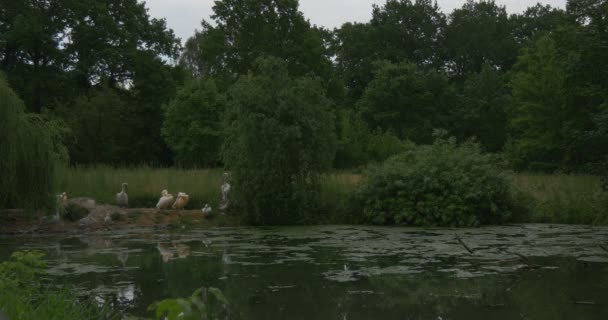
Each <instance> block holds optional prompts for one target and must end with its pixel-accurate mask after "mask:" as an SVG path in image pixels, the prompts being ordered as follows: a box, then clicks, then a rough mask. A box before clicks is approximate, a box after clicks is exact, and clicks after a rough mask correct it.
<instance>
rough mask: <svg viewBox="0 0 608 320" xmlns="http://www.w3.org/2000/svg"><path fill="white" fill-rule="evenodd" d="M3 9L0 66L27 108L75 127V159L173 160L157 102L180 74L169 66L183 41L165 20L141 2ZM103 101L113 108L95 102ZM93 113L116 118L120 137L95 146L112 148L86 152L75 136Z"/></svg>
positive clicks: (14, 4) (26, 4) (61, 0)
mask: <svg viewBox="0 0 608 320" xmlns="http://www.w3.org/2000/svg"><path fill="white" fill-rule="evenodd" d="M0 8H2V9H1V10H0V30H1V32H0V69H1V70H2V71H4V72H5V73H6V75H7V78H8V80H9V82H10V83H11V84H12V86H13V87H14V88H15V91H17V93H18V94H20V95H21V96H22V97H24V100H25V104H26V106H27V108H28V109H29V110H31V111H34V112H43V113H47V112H50V113H55V114H60V115H62V116H63V117H64V118H65V119H66V120H67V122H68V123H69V124H71V125H72V131H73V133H74V134H75V138H76V139H77V141H78V143H77V144H72V145H71V148H70V151H71V154H72V155H73V157H72V160H73V161H103V160H102V159H106V160H107V161H111V162H116V161H117V159H122V160H121V161H124V162H128V163H141V162H146V163H158V162H164V163H166V162H167V161H170V158H171V157H170V156H166V154H167V153H168V150H167V149H166V147H165V146H164V144H163V143H162V139H160V129H159V128H160V127H161V123H162V110H161V105H162V104H163V103H165V102H167V101H168V100H169V99H170V98H171V97H172V96H173V95H174V94H175V90H176V87H177V86H178V84H179V83H180V82H181V81H182V78H183V75H182V72H181V71H180V69H179V68H175V67H174V66H172V65H170V61H171V60H172V59H177V55H178V53H179V49H180V43H179V39H177V38H176V37H175V35H174V34H173V31H171V30H169V29H167V27H166V24H165V21H164V20H159V19H152V18H151V17H150V16H149V15H148V13H147V9H146V8H145V4H144V3H143V2H140V1H138V0H109V1H95V0H79V1H74V0H54V1H48V0H28V1H8V0H0ZM110 91H114V92H110ZM100 95H101V96H105V97H106V98H107V99H106V98H103V99H101V96H100ZM104 99H105V100H106V101H108V102H113V103H116V105H113V106H102V105H99V106H97V102H99V103H101V102H102V101H104ZM85 100H89V101H88V102H86V103H84V101H85ZM96 101H97V102H96ZM89 102H91V103H92V104H91V103H89ZM117 106H121V108H122V109H121V110H117ZM66 107H69V108H70V109H69V110H66ZM89 109H90V110H89ZM91 113H99V116H101V117H103V118H105V119H110V120H112V121H110V122H113V121H114V120H115V119H120V121H119V122H116V123H115V124H116V125H117V126H120V127H121V129H116V131H119V130H120V131H124V134H123V136H122V137H121V139H111V140H108V139H102V140H101V141H100V142H102V144H99V145H97V147H99V148H102V149H103V150H104V153H105V152H106V151H116V152H117V153H115V154H113V155H104V157H95V155H94V154H86V153H87V152H85V151H86V150H88V149H90V148H91V146H89V145H81V144H83V143H86V142H87V141H89V140H90V139H89V138H90V137H87V136H86V135H85V136H79V135H80V134H85V130H81V128H80V125H79V123H89V122H91V119H88V118H86V117H87V116H88V115H91ZM119 113H120V114H121V115H122V117H120V118H118V117H117V114H119ZM76 115H80V116H82V117H84V118H79V119H75V116H76ZM110 141H112V142H110ZM118 150H123V151H121V152H118ZM89 151H91V152H94V150H89Z"/></svg>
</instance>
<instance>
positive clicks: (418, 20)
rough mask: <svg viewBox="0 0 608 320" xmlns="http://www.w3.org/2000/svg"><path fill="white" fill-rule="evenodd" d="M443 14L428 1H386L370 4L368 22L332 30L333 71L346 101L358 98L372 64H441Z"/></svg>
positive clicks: (350, 101)
mask: <svg viewBox="0 0 608 320" xmlns="http://www.w3.org/2000/svg"><path fill="white" fill-rule="evenodd" d="M445 26H446V18H445V15H444V14H443V13H442V12H441V11H440V10H439V7H438V6H437V3H436V2H433V1H430V0H416V1H411V0H390V1H386V3H385V4H384V5H383V6H377V5H374V7H373V10H372V19H371V21H370V22H368V23H350V22H348V23H345V24H344V25H342V27H341V28H339V29H337V30H336V31H335V37H336V41H335V42H334V44H333V47H334V51H335V52H336V71H337V73H338V74H340V76H341V78H342V79H343V81H344V83H345V85H346V87H347V88H348V95H347V100H348V101H347V102H348V103H353V102H354V101H356V100H357V99H359V98H360V97H361V95H362V94H363V92H364V91H365V88H366V87H367V85H368V83H369V82H370V81H371V80H372V79H373V72H374V70H375V69H376V67H375V66H374V63H375V62H376V61H378V60H387V61H390V62H392V63H400V62H403V61H410V62H411V63H413V64H416V65H418V66H427V65H436V66H438V65H440V64H441V53H440V52H441V48H440V39H441V34H442V32H443V31H444V29H445Z"/></svg>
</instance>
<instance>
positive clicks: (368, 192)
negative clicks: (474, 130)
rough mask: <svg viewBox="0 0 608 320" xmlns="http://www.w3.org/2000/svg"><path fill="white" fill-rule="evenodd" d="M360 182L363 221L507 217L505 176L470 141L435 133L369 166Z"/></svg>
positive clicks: (467, 222)
mask: <svg viewBox="0 0 608 320" xmlns="http://www.w3.org/2000/svg"><path fill="white" fill-rule="evenodd" d="M363 181H364V182H363V184H362V185H361V187H360V188H359V190H358V191H357V198H358V200H359V203H360V204H361V206H362V209H363V218H364V221H365V222H367V223H373V224H399V225H416V226H460V227H463V226H477V225H480V224H492V223H501V222H505V221H508V219H509V218H510V216H511V208H512V205H513V204H512V199H513V198H512V194H511V190H510V186H509V181H508V179H507V176H506V175H505V173H504V172H503V171H502V170H501V169H500V166H499V165H498V163H497V161H496V159H495V158H494V157H493V156H491V155H487V154H482V153H481V151H480V147H479V145H478V144H476V143H473V142H466V143H463V144H461V145H458V144H457V143H456V141H455V139H454V138H449V139H444V138H442V137H441V136H439V137H438V138H437V139H436V140H435V142H434V143H433V144H432V145H423V146H417V147H415V148H412V149H410V150H409V151H407V152H405V153H403V154H400V155H397V156H394V157H392V158H390V159H389V160H387V161H386V162H385V163H384V164H382V165H381V166H378V167H375V168H372V169H370V170H369V171H368V172H367V173H366V176H365V177H364V179H363Z"/></svg>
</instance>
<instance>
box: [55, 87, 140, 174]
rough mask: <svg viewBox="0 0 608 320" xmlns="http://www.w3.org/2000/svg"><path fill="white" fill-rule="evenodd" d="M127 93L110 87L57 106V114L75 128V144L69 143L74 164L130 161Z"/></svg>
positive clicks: (122, 162) (73, 131) (130, 138)
mask: <svg viewBox="0 0 608 320" xmlns="http://www.w3.org/2000/svg"><path fill="white" fill-rule="evenodd" d="M127 101H128V100H127V96H126V94H125V93H124V92H122V94H120V92H117V91H115V90H113V89H111V88H110V87H108V86H104V87H102V88H100V89H98V90H95V91H92V92H91V93H90V94H88V95H83V96H81V97H79V98H77V99H75V100H74V101H73V102H72V103H71V104H68V105H64V106H61V107H58V108H57V109H56V111H55V112H56V114H58V115H59V116H60V117H61V118H62V119H65V121H66V122H67V124H68V126H69V127H70V128H71V130H72V134H73V136H74V142H75V143H74V144H73V145H69V146H68V147H69V149H70V159H71V161H73V162H74V163H93V164H100V163H106V164H114V165H120V164H126V163H131V162H130V159H129V158H128V155H129V154H130V148H131V145H130V142H131V141H133V138H135V137H131V136H130V135H129V130H130V128H129V126H128V125H127V123H128V118H129V111H128V108H127Z"/></svg>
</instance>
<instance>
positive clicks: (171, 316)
mask: <svg viewBox="0 0 608 320" xmlns="http://www.w3.org/2000/svg"><path fill="white" fill-rule="evenodd" d="M148 311H153V312H154V314H155V316H156V319H165V320H220V319H228V300H226V297H224V294H223V293H222V291H220V290H219V289H218V288H211V287H210V288H205V287H203V288H200V289H198V290H196V291H194V293H193V294H192V295H191V296H190V297H188V298H185V299H183V298H177V299H165V300H162V301H157V302H155V303H153V304H151V305H150V306H149V307H148Z"/></svg>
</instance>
